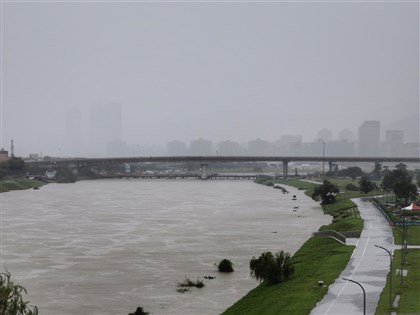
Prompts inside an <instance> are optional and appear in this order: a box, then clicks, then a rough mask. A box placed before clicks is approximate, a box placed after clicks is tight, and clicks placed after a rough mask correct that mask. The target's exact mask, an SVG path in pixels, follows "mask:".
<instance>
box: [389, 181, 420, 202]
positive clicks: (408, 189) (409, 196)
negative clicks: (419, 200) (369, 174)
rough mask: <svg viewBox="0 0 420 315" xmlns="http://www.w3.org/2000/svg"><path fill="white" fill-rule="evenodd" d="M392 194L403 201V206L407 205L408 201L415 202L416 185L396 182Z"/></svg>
mask: <svg viewBox="0 0 420 315" xmlns="http://www.w3.org/2000/svg"><path fill="white" fill-rule="evenodd" d="M393 190H394V194H395V197H397V198H398V199H404V203H405V205H407V204H408V202H409V200H415V199H416V196H417V186H416V184H412V183H407V182H398V183H396V184H395V186H394V189H393Z"/></svg>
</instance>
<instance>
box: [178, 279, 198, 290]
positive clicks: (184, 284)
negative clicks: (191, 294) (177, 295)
mask: <svg viewBox="0 0 420 315" xmlns="http://www.w3.org/2000/svg"><path fill="white" fill-rule="evenodd" d="M204 286H205V284H204V282H203V281H201V280H200V279H197V281H196V282H194V281H192V280H191V279H190V278H185V280H184V282H178V287H197V288H202V287H204Z"/></svg>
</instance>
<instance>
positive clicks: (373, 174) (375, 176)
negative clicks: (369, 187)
mask: <svg viewBox="0 0 420 315" xmlns="http://www.w3.org/2000/svg"><path fill="white" fill-rule="evenodd" d="M381 170H382V164H381V163H380V162H375V168H374V169H373V171H372V172H371V173H370V178H372V179H374V180H379V179H381V177H382V174H381Z"/></svg>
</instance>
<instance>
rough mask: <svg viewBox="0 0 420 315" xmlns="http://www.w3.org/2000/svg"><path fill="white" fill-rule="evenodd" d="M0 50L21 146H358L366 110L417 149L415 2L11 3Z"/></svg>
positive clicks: (58, 150)
mask: <svg viewBox="0 0 420 315" xmlns="http://www.w3.org/2000/svg"><path fill="white" fill-rule="evenodd" d="M1 58H2V59H1V79H2V80H1V93H2V95H1V147H2V148H4V149H6V150H10V141H11V140H12V139H13V140H14V147H15V148H14V149H15V154H16V155H17V156H28V155H29V154H31V153H35V154H39V155H40V156H42V155H44V156H45V155H50V156H85V157H88V156H116V155H141V154H145V155H152V154H168V153H174V152H168V149H170V147H171V144H172V145H175V144H176V143H178V144H179V143H183V144H181V147H182V146H183V145H184V144H185V146H186V150H185V153H186V154H188V153H190V152H189V151H188V148H189V147H190V146H191V145H193V143H194V142H191V141H194V140H197V139H207V140H209V141H211V143H212V146H213V151H212V152H211V154H217V153H220V154H222V153H223V152H219V150H220V147H219V146H218V145H217V144H218V143H220V142H225V141H226V140H230V141H231V142H234V143H235V145H236V144H237V145H239V147H240V148H241V150H246V149H249V145H250V141H251V143H252V141H254V142H255V141H257V140H258V139H260V140H258V141H260V142H264V141H267V142H270V143H273V144H276V143H277V144H278V145H279V146H281V145H284V144H288V145H290V143H293V142H294V143H295V144H296V145H297V146H299V145H302V143H312V142H315V143H316V141H318V142H319V140H321V141H335V140H340V137H341V138H342V139H341V140H343V139H344V140H346V141H348V142H351V143H353V142H354V144H352V145H354V146H355V147H356V149H355V152H357V141H358V137H359V134H358V133H359V128H360V127H361V126H362V124H363V123H364V122H365V121H378V122H380V137H381V141H382V142H384V141H385V142H386V141H388V142H392V141H393V140H392V139H394V138H395V137H394V136H393V135H397V136H396V137H397V138H398V141H399V142H398V141H397V142H398V144H401V145H402V144H403V143H404V144H406V143H411V146H410V150H411V149H412V148H413V146H414V147H415V143H417V147H416V148H417V151H415V148H414V151H413V150H411V151H410V152H418V142H419V3H418V2H403V3H399V2H359V1H354V2H352V1H343V2H341V1H334V2H328V1H327V2H316V1H307V2H296V3H293V2H257V1H256V2H240V1H237V2H236V1H230V2H212V1H206V2H194V1H187V2H182V1H181V2H177V1H163V2H156V3H152V2H141V1H138V2H137V1H127V2H107V1H103V2H86V3H82V2H77V1H74V2H73V1H44V2H36V1H26V2H14V1H3V2H2V3H1ZM343 130H346V131H344V132H343ZM387 130H388V131H389V130H390V131H398V132H399V133H396V132H394V133H392V132H391V133H388V134H387ZM393 137H394V138H393ZM282 139H283V140H282ZM317 139H318V140H317ZM175 140H177V141H179V142H174V141H175ZM258 141H257V142H258ZM168 143H169V145H168ZM225 143H226V142H225ZM413 143H414V144H413ZM235 145H234V146H235ZM315 146H316V147H317V148H318V149H320V148H321V147H320V146H319V145H316V144H315ZM331 146H332V145H331ZM331 146H330V148H331ZM387 148H388V147H386V148H385V149H387ZM395 148H397V147H395ZM395 148H394V149H395ZM401 148H402V147H401ZM385 149H384V150H385ZM388 149H389V148H388ZM388 149H387V150H388ZM391 149H392V148H391ZM391 149H389V150H391ZM308 150H309V149H308ZM389 150H388V151H389ZM395 150H397V149H395ZM401 150H402V149H401ZM401 150H400V147H398V150H397V151H398V152H402V151H401ZM404 150H406V149H404ZM407 150H408V149H407ZM181 151H182V150H181ZM241 152H242V153H250V151H246V152H245V151H241ZM389 152H391V151H389ZM389 152H388V153H389ZM404 152H406V151H404ZM175 153H176V152H175ZM181 153H182V152H181ZM251 153H256V154H258V152H251ZM265 153H266V152H264V154H265ZM272 153H273V154H282V153H294V152H290V151H287V150H283V151H282V150H280V149H279V150H278V151H275V150H274V151H272ZM301 153H302V152H301ZM310 153H312V154H319V151H317V152H312V151H310V150H309V151H308V154H310ZM391 153H392V152H391ZM391 153H389V154H391Z"/></svg>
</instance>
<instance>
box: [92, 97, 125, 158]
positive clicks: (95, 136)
mask: <svg viewBox="0 0 420 315" xmlns="http://www.w3.org/2000/svg"><path fill="white" fill-rule="evenodd" d="M117 140H122V115H121V105H120V104H118V103H106V104H94V105H92V106H91V108H90V152H91V154H92V155H94V156H104V155H105V153H106V152H107V148H108V145H109V144H110V143H114V142H115V141H117Z"/></svg>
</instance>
